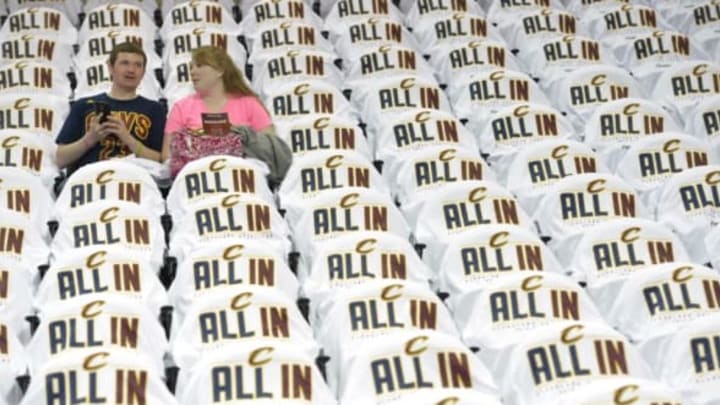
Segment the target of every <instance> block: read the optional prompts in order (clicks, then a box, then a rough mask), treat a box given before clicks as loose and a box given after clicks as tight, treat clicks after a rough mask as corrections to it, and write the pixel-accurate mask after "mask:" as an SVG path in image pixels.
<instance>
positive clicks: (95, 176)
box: [53, 159, 165, 219]
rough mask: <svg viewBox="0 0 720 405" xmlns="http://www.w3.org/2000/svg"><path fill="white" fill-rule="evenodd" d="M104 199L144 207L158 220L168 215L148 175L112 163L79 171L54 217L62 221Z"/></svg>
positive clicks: (119, 162) (57, 204)
mask: <svg viewBox="0 0 720 405" xmlns="http://www.w3.org/2000/svg"><path fill="white" fill-rule="evenodd" d="M103 199H107V200H115V201H127V202H130V203H134V204H138V205H141V206H143V207H144V208H145V209H147V210H148V211H149V212H150V213H152V215H153V216H156V217H160V216H161V215H162V214H164V213H165V201H164V200H163V197H162V195H161V194H160V190H159V189H158V187H157V184H156V183H155V180H153V178H152V177H150V175H149V174H148V172H147V171H145V170H144V169H143V168H141V167H139V166H136V165H134V164H132V163H127V162H124V161H122V160H117V159H111V160H104V161H99V162H95V163H92V164H89V165H85V166H82V167H81V168H79V169H78V170H76V171H75V172H74V173H73V174H72V175H71V176H70V177H69V178H68V179H67V180H66V181H65V184H64V185H63V189H62V191H61V192H60V195H59V196H58V198H57V200H56V201H55V206H54V210H53V217H54V218H56V219H61V218H62V217H63V216H64V215H65V214H66V213H68V212H69V211H71V210H73V209H76V208H79V207H82V206H83V205H86V204H89V203H92V202H95V201H100V200H103Z"/></svg>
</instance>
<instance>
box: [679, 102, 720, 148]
mask: <svg viewBox="0 0 720 405" xmlns="http://www.w3.org/2000/svg"><path fill="white" fill-rule="evenodd" d="M683 118H684V119H685V132H686V133H688V134H692V135H695V136H696V137H698V138H700V139H701V140H705V141H707V142H709V143H710V144H711V145H712V147H713V148H714V149H715V150H718V146H720V136H718V135H720V96H712V97H708V98H706V99H705V100H703V101H701V102H699V103H698V104H697V105H696V106H695V110H694V111H693V112H692V113H689V114H688V115H686V116H685V117H683Z"/></svg>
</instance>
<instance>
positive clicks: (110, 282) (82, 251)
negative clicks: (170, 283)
mask: <svg viewBox="0 0 720 405" xmlns="http://www.w3.org/2000/svg"><path fill="white" fill-rule="evenodd" d="M159 270H160V269H159V268H153V267H152V266H151V265H150V263H149V262H148V261H147V260H146V259H144V258H133V257H128V256H127V254H126V251H125V250H124V249H123V248H122V247H117V246H107V247H104V248H98V247H86V248H78V249H71V250H69V251H67V252H64V253H63V254H62V255H61V256H60V257H58V259H57V260H55V261H54V262H53V263H52V265H51V266H50V268H49V269H48V271H47V272H46V273H45V276H44V277H43V279H42V281H41V282H40V285H39V286H38V289H37V293H36V294H35V307H36V308H38V309H45V308H51V307H54V306H56V305H64V304H65V303H66V302H69V301H73V300H78V299H80V300H83V299H96V300H97V299H104V297H121V298H122V299H126V300H128V301H132V302H134V303H137V304H139V305H141V306H144V307H146V308H147V309H148V310H149V311H150V313H151V314H160V309H161V308H162V307H163V306H166V305H169V301H168V296H167V293H166V292H165V288H164V287H163V286H162V284H160V279H159V278H158V277H157V273H158V272H159Z"/></svg>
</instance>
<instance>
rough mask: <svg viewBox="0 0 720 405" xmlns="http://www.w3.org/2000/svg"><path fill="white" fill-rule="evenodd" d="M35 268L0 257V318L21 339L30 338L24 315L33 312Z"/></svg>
mask: <svg viewBox="0 0 720 405" xmlns="http://www.w3.org/2000/svg"><path fill="white" fill-rule="evenodd" d="M35 272H36V271H35V269H32V270H31V269H30V268H29V267H27V266H26V265H23V264H22V263H15V262H13V261H11V260H7V259H6V258H4V257H0V319H3V322H5V323H6V324H7V326H9V327H10V330H11V331H12V332H13V333H14V334H15V335H16V336H17V337H18V338H19V339H21V340H22V341H26V340H27V339H29V338H30V330H29V329H30V328H29V325H28V323H27V321H25V317H26V316H28V315H31V314H32V313H33V308H32V306H33V302H32V301H33V283H32V281H33V276H34V275H35Z"/></svg>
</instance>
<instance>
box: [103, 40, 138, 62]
mask: <svg viewBox="0 0 720 405" xmlns="http://www.w3.org/2000/svg"><path fill="white" fill-rule="evenodd" d="M121 52H124V53H134V54H137V55H140V56H142V58H143V67H144V66H145V65H147V55H145V51H143V49H142V48H141V47H140V45H137V44H135V43H133V42H123V43H121V44H117V45H115V47H114V48H113V49H112V51H110V57H109V58H108V62H109V63H110V66H113V65H115V61H116V60H117V56H118V54H119V53H121Z"/></svg>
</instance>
